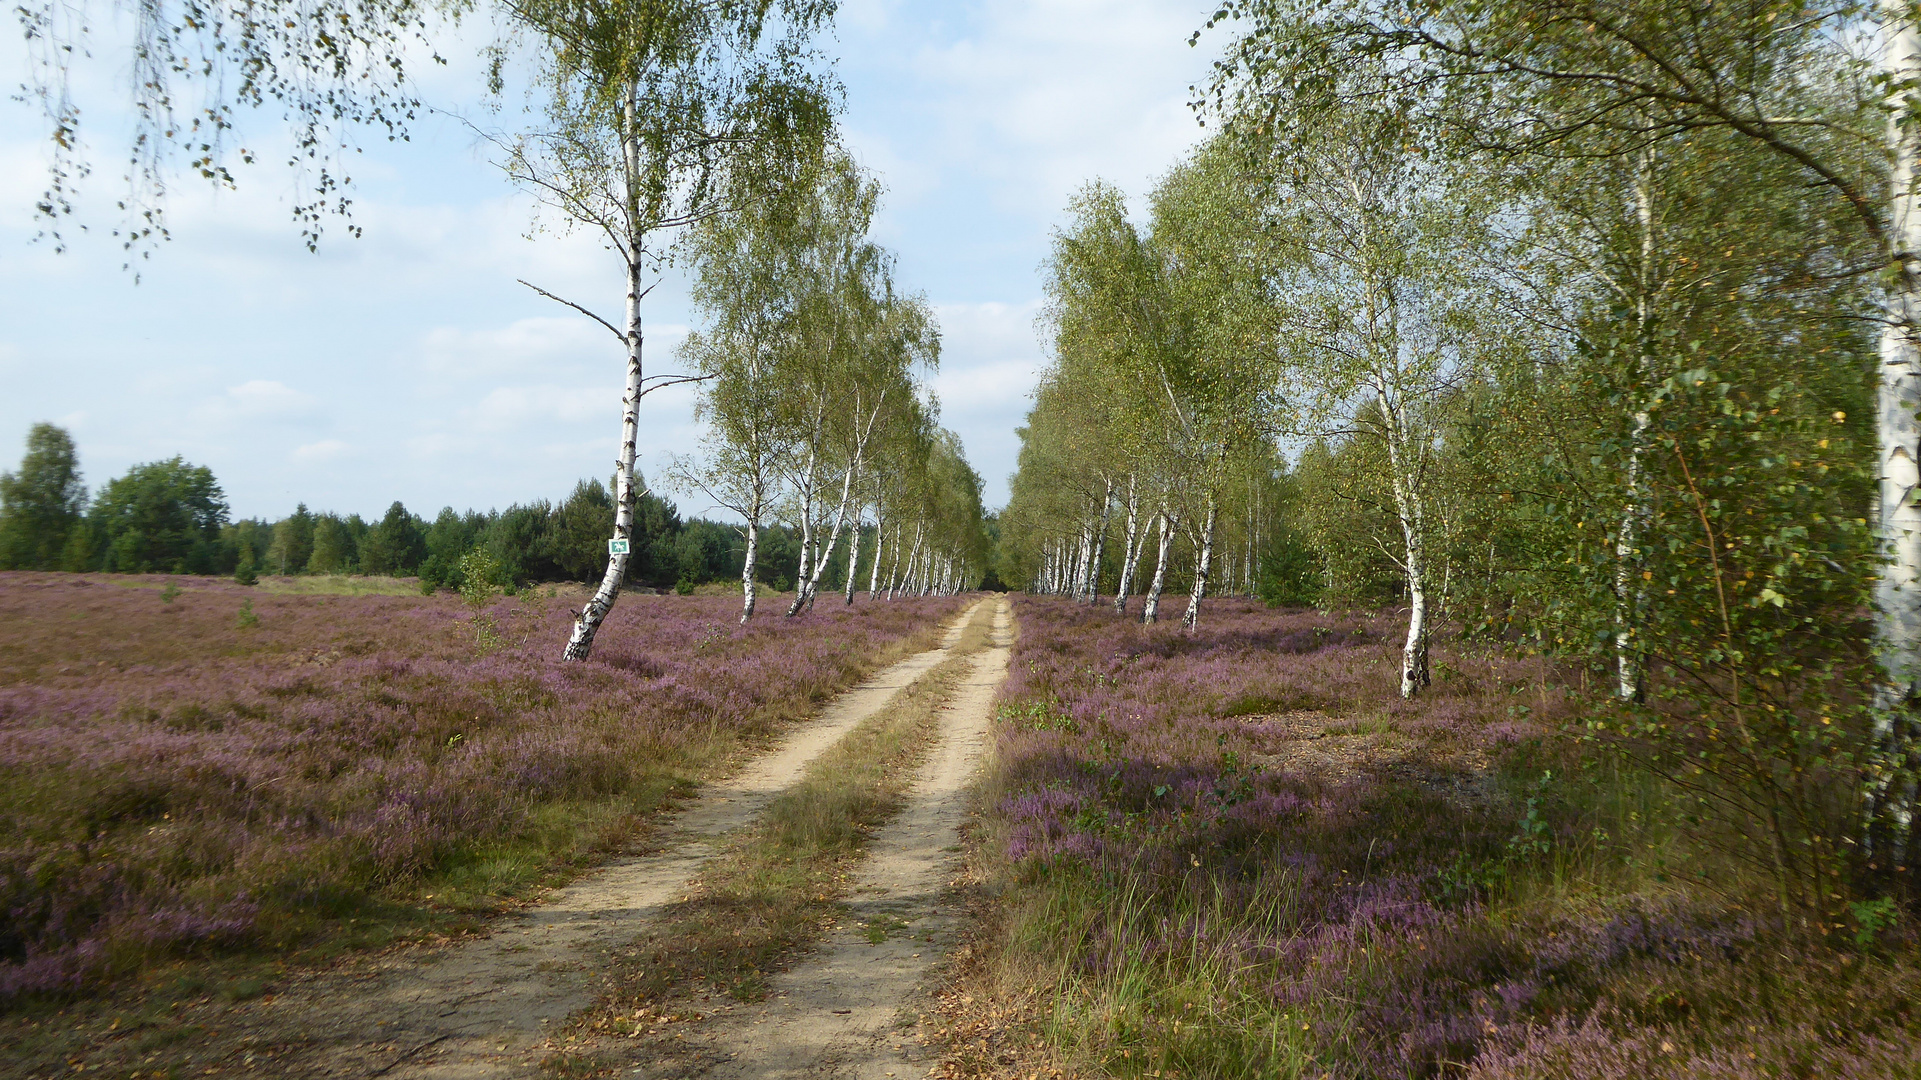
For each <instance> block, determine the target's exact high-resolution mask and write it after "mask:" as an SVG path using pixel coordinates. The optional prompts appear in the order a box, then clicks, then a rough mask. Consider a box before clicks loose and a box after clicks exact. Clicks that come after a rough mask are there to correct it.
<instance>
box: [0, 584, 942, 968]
mask: <svg viewBox="0 0 1921 1080" xmlns="http://www.w3.org/2000/svg"><path fill="white" fill-rule="evenodd" d="M163 585H171V586H175V587H178V588H179V590H180V591H179V592H178V593H177V595H174V594H172V592H171V590H167V591H163V588H162V586H163ZM829 601H832V602H829ZM961 603H962V601H961V600H958V599H925V600H900V601H895V602H891V603H888V602H883V603H874V604H867V603H862V604H860V605H859V606H857V607H855V608H853V609H851V610H849V609H846V608H844V607H843V606H842V605H841V604H840V603H839V601H838V598H837V597H830V598H828V600H823V601H822V602H821V603H820V604H819V606H818V609H817V610H816V611H814V612H812V613H810V614H807V615H803V616H801V617H800V618H797V619H794V620H785V619H782V618H780V617H779V616H778V615H774V616H771V617H762V618H758V619H756V620H754V621H753V622H752V623H751V624H750V625H748V626H745V627H742V626H740V625H739V624H738V622H737V614H738V600H737V599H733V598H727V597H712V598H709V597H669V596H658V597H656V596H644V595H634V596H627V597H624V598H623V599H622V601H621V603H620V604H619V605H617V606H616V607H615V608H614V611H613V613H612V615H611V616H610V617H609V619H608V621H607V623H606V625H605V626H604V627H603V629H602V630H601V632H600V637H599V642H598V645H597V647H596V650H595V654H594V657H593V659H592V660H590V661H588V662H586V663H580V664H565V663H562V662H560V661H559V660H558V659H557V657H558V654H559V652H560V647H561V645H562V644H563V643H564V641H565V639H566V630H567V627H568V625H569V620H570V618H571V611H572V607H571V604H570V603H569V601H567V600H565V599H553V598H549V599H536V598H532V597H529V598H525V599H499V600H497V601H495V602H493V603H492V604H491V606H489V607H488V608H487V609H486V610H485V611H483V612H481V613H479V614H478V615H477V614H476V613H475V612H474V611H472V610H470V609H468V608H467V607H465V606H463V605H462V604H461V602H460V601H459V600H458V599H457V598H454V597H452V596H448V595H441V596H435V597H419V596H414V597H400V596H315V595H276V594H273V593H271V592H268V591H265V590H258V589H247V588H243V587H241V586H238V585H236V584H233V583H231V582H226V581H222V580H218V579H205V578H161V577H147V578H139V577H127V576H106V575H96V576H84V577H82V576H74V575H64V574H34V573H0V911H3V912H4V913H5V923H4V925H0V1001H5V1000H6V999H8V998H12V997H16V996H18V995H21V994H23V993H28V994H43V993H48V992H54V993H71V992H74V991H78V990H82V989H86V988H88V987H91V986H95V985H98V984H99V983H100V981H101V980H102V979H103V978H106V977H109V976H111V975H113V974H115V973H124V972H127V971H133V970H138V969H140V968H141V967H142V966H143V965H146V964H149V963H151V962H152V961H154V960H155V959H156V958H162V957H166V956H177V955H183V954H195V955H207V954H210V953H211V952H213V951H217V950H222V949H233V948H241V949H246V948H260V947H275V948H277V947H285V946H289V945H295V944H299V943H301V942H303V941H310V940H313V939H314V938H315V937H317V936H322V935H324V934H325V933H326V931H327V929H328V926H329V925H331V924H330V923H329V920H334V921H335V922H338V921H341V920H344V919H345V918H346V917H347V916H348V915H349V914H351V913H361V914H365V913H368V912H369V911H371V910H374V909H376V908H378V907H379V905H380V904H382V903H390V904H391V903H394V902H397V903H399V904H402V905H404V904H407V903H416V902H417V900H416V898H415V896H414V894H415V893H417V892H418V891H419V890H420V889H421V888H422V887H423V883H430V882H431V881H433V880H434V875H436V874H445V873H446V872H448V868H449V867H450V866H453V865H456V864H459V863H460V862H461V861H462V860H471V859H473V858H475V857H476V853H477V852H480V851H483V850H484V849H486V848H488V846H489V845H493V846H495V847H496V848H498V847H500V846H502V845H512V844H515V843H522V844H534V845H535V846H536V847H538V849H539V850H538V855H539V856H540V857H541V858H544V859H545V860H546V862H547V864H548V865H549V866H551V865H554V864H555V863H556V862H559V863H565V862H567V861H569V860H576V861H577V860H578V859H580V858H582V857H583V851H582V850H581V849H582V847H583V845H585V846H587V847H591V846H592V841H591V840H581V839H579V838H577V837H571V834H566V830H564V829H562V830H560V833H561V834H563V835H564V836H566V837H568V838H566V839H563V840H555V838H554V837H555V835H556V834H555V830H554V829H553V827H552V821H551V820H549V819H547V818H543V816H542V815H543V812H544V811H550V810H552V809H553V808H555V807H564V806H567V805H586V804H590V803H591V804H595V805H599V806H602V807H604V806H606V805H607V804H609V803H614V804H619V801H620V800H623V799H626V800H630V802H629V803H628V804H625V805H622V806H621V812H620V813H619V814H617V815H614V816H615V817H617V818H619V819H620V820H622V821H625V822H626V823H627V824H628V825H629V826H631V824H632V823H633V821H634V820H635V815H644V814H645V813H646V812H648V811H651V810H654V809H656V808H658V807H659V806H660V805H661V804H662V801H663V800H664V799H666V798H667V797H668V796H670V795H671V793H672V792H673V791H674V790H676V789H677V787H682V788H684V785H685V784H686V783H687V782H689V781H692V780H694V779H696V778H697V777H698V775H699V774H700V773H701V772H702V771H703V770H705V769H710V768H712V767H713V766H714V765H715V764H716V763H717V762H718V761H719V760H721V759H722V758H723V757H724V756H725V755H726V754H727V753H728V752H729V750H730V749H731V748H736V747H739V746H742V745H748V744H753V743H755V742H757V741H759V740H762V739H764V738H765V737H766V736H767V735H769V734H770V733H771V732H773V731H774V730H776V729H777V728H778V727H779V726H780V725H781V724H783V723H785V722H787V721H789V720H791V719H793V718H796V717H798V716H801V715H804V714H805V713H806V712H807V711H808V710H809V709H810V708H811V707H812V705H813V704H814V703H817V702H819V701H821V700H823V699H825V698H826V697H827V696H828V695H830V694H832V693H834V692H835V691H837V690H839V689H842V688H844V687H846V686H848V685H850V684H851V683H852V682H854V681H856V680H858V679H859V678H860V677H862V676H863V675H865V674H866V673H867V672H869V671H871V670H872V669H873V668H874V666H875V665H876V664H877V663H879V662H882V661H884V660H886V659H889V658H891V657H892V656H895V655H898V654H900V653H902V652H904V651H907V650H910V649H914V648H920V647H925V646H926V645H928V644H931V642H932V640H933V632H934V629H935V627H936V626H937V625H938V622H939V621H940V620H941V619H942V618H943V617H945V616H948V615H951V614H953V613H954V612H955V611H956V610H958V608H959V606H960V605H961ZM243 605H250V606H249V607H245V608H243ZM248 613H251V615H250V616H249V614H248ZM485 628H491V629H488V630H486V632H483V630H484V629H485ZM563 817H564V815H563ZM623 835H624V834H623ZM615 842H617V841H615ZM543 845H544V846H543ZM570 847H571V850H570ZM410 890H412V891H411V892H410Z"/></svg>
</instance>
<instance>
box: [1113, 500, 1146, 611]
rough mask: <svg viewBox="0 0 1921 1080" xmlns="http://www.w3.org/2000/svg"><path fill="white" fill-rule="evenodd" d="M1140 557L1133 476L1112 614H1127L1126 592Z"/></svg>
mask: <svg viewBox="0 0 1921 1080" xmlns="http://www.w3.org/2000/svg"><path fill="white" fill-rule="evenodd" d="M1140 558H1141V528H1140V500H1139V497H1138V496H1137V494H1136V492H1135V488H1134V476H1133V474H1131V473H1130V474H1129V475H1128V477H1127V548H1126V553H1125V554H1123V555H1122V556H1121V580H1120V584H1119V585H1118V586H1116V587H1115V591H1114V592H1115V595H1114V614H1116V615H1125V614H1127V594H1128V593H1129V592H1131V591H1132V590H1133V588H1134V571H1135V569H1136V564H1138V563H1139V562H1140Z"/></svg>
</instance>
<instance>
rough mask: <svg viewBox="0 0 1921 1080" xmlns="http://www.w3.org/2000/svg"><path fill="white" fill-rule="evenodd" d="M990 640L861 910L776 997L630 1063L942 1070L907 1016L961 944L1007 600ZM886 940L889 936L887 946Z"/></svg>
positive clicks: (1003, 653) (743, 1072)
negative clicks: (666, 1052)
mask: <svg viewBox="0 0 1921 1080" xmlns="http://www.w3.org/2000/svg"><path fill="white" fill-rule="evenodd" d="M996 603H998V605H999V607H998V610H997V611H996V612H995V621H994V634H993V638H992V639H991V647H989V648H987V649H984V650H982V651H981V652H979V653H976V654H975V655H974V656H973V658H972V659H973V670H972V671H971V672H970V673H969V675H968V676H967V678H966V679H965V680H964V681H963V682H962V683H961V684H960V686H959V687H958V688H957V689H956V690H955V692H954V694H953V696H952V697H950V698H949V699H948V701H947V703H946V705H945V707H944V709H943V711H942V717H941V735H940V741H939V742H938V743H937V744H936V746H935V747H934V749H933V751H932V752H931V753H930V754H929V755H928V759H927V761H926V763H925V764H923V765H922V767H921V769H920V770H919V775H918V777H917V779H916V782H915V785H914V789H913V791H912V793H911V794H910V796H909V801H908V803H907V806H906V807H905V808H904V809H903V810H902V811H901V812H900V814H899V815H897V816H896V817H895V818H894V819H893V820H892V821H890V822H889V823H888V824H887V825H886V826H885V827H884V828H883V829H881V830H880V832H878V833H877V834H876V835H875V836H874V838H873V839H872V840H871V841H870V842H869V843H868V846H867V856H866V858H865V859H864V860H863V861H862V863H861V865H860V868H859V870H858V871H857V873H856V880H855V885H854V888H853V890H852V895H851V898H850V900H849V901H848V908H849V911H848V918H847V919H846V920H845V921H844V922H843V923H842V924H841V925H839V926H837V927H836V928H835V929H834V931H833V932H831V933H830V934H829V935H828V936H827V938H826V939H825V940H824V941H823V942H822V943H821V945H820V946H819V947H818V948H817V949H816V950H814V951H813V952H811V953H809V954H808V955H807V956H806V958H805V959H803V960H802V961H801V962H800V963H799V964H797V965H795V966H794V967H793V968H791V969H789V970H788V971H786V972H784V973H782V974H780V975H778V976H776V977H775V978H774V979H772V980H771V985H770V987H769V990H770V992H769V994H768V997H767V999H766V1000H765V1001H764V1002H762V1003H760V1004H757V1005H749V1006H742V1007H738V1008H735V1009H733V1010H731V1011H730V1012H729V1013H728V1014H727V1015H726V1016H724V1017H723V1018H720V1019H717V1020H715V1021H714V1022H713V1023H712V1024H710V1025H709V1026H707V1027H706V1028H705V1030H697V1031H694V1032H689V1033H687V1035H686V1036H685V1037H684V1039H683V1040H681V1045H680V1047H678V1048H677V1050H676V1051H675V1052H674V1053H672V1054H671V1055H670V1056H659V1057H655V1058H654V1059H653V1060H650V1061H648V1060H642V1061H631V1062H629V1063H628V1064H627V1066H626V1067H625V1069H623V1075H626V1076H632V1077H637V1078H646V1080H659V1078H665V1077H673V1078H685V1080H695V1078H698V1080H775V1078H796V1080H797V1078H801V1077H808V1078H824V1077H833V1078H836V1080H841V1078H848V1080H888V1078H890V1077H891V1078H893V1080H907V1078H909V1077H918V1076H921V1075H923V1074H925V1073H926V1072H927V1071H928V1069H929V1067H930V1066H931V1065H932V1064H933V1060H932V1059H931V1058H926V1059H924V1055H923V1052H922V1050H921V1048H920V1047H919V1046H918V1045H917V1044H916V1043H915V1042H914V1040H913V1039H912V1038H911V1037H910V1035H909V1032H908V1031H907V1030H906V1028H905V1026H904V1024H903V1021H906V1020H908V1019H909V1018H910V1017H911V1016H912V1013H911V1011H909V1010H910V1009H911V1006H912V1005H913V1004H914V1003H916V1002H917V1001H918V1000H919V999H920V997H921V996H922V995H923V994H924V993H925V990H926V986H925V984H926V982H927V978H928V976H929V974H930V972H931V969H932V968H933V966H934V964H935V963H936V962H937V961H939V960H940V959H941V958H942V957H943V956H944V955H945V954H946V953H947V952H948V951H949V950H950V949H951V948H952V947H953V946H954V945H955V944H956V940H957V936H958V933H959V931H960V929H961V916H962V909H961V901H960V900H959V898H957V897H954V896H953V895H951V891H950V890H951V888H952V886H953V883H954V880H955V878H956V877H957V876H958V875H959V873H960V869H961V856H960V854H959V852H960V826H961V823H962V821H963V818H964V816H965V813H966V799H967V788H968V785H969V783H970V781H971V780H972V778H973V775H974V772H975V770H976V768H977V767H978V766H979V764H980V761H981V758H982V755H983V753H984V751H985V748H986V742H987V737H988V731H989V726H990V723H991V720H992V712H993V702H994V695H995V693H996V692H997V691H998V690H999V688H1000V684H1001V682H1002V680H1004V679H1005V678H1006V675H1007V661H1008V654H1009V648H1008V646H1009V645H1010V643H1011V640H1010V637H1009V631H1010V626H1011V616H1010V613H1009V609H1008V606H1007V604H1006V602H1005V601H1004V600H1002V601H997V602H996ZM876 939H878V940H876Z"/></svg>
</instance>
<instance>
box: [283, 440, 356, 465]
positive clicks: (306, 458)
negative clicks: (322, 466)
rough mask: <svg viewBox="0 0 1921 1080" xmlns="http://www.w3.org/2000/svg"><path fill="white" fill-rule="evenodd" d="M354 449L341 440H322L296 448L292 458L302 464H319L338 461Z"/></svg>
mask: <svg viewBox="0 0 1921 1080" xmlns="http://www.w3.org/2000/svg"><path fill="white" fill-rule="evenodd" d="M352 449H353V447H351V446H348V445H347V444H346V443H344V442H342V441H340V440H339V439H322V440H320V441H319V442H311V443H308V444H306V445H305V446H297V447H295V448H294V451H293V455H292V457H293V459H294V460H295V461H298V462H301V463H302V464H317V463H319V462H323V461H338V460H339V459H340V458H343V457H345V456H346V455H347V453H348V452H349V451H351V450H352Z"/></svg>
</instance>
